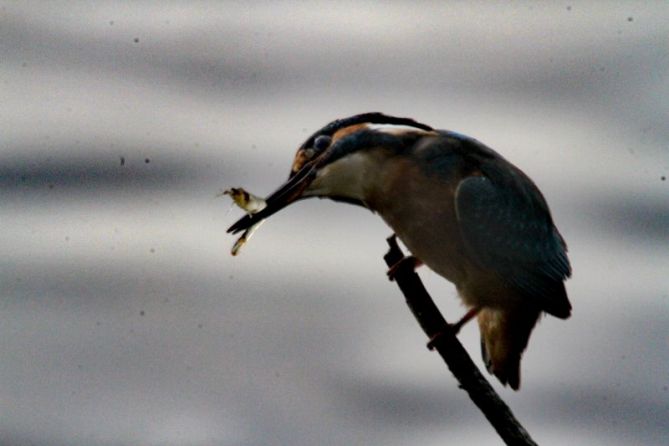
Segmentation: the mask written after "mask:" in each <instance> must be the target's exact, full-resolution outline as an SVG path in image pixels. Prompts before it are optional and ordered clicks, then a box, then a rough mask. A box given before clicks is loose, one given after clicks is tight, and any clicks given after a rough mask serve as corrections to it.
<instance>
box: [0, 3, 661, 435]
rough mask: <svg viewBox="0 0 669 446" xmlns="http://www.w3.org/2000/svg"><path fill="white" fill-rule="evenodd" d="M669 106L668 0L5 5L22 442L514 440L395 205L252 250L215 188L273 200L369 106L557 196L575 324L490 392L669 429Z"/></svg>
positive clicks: (7, 428)
mask: <svg viewBox="0 0 669 446" xmlns="http://www.w3.org/2000/svg"><path fill="white" fill-rule="evenodd" d="M668 94H669V3H667V2H665V1H658V2H647V1H644V2H632V1H629V2H628V1H624V2H572V1H567V2H495V3H490V2H425V3H413V2H380V3H374V2H337V3H328V2H321V3H313V2H309V3H306V2H305V3H302V2H300V3H297V2H295V3H293V2H281V3H279V2H254V3H247V2H197V3H195V2H194V3H190V2H9V1H2V2H0V104H1V107H0V222H1V223H0V224H1V226H0V227H1V228H2V230H1V231H0V250H1V251H0V252H2V256H1V258H0V265H1V266H0V407H1V409H0V413H1V415H0V444H2V445H28V444H30V445H40V446H41V445H74V446H77V445H82V446H83V445H137V444H142V445H213V444H216V445H287V444H290V445H315V444H327V445H374V444H383V445H416V444H420V445H425V446H429V445H442V444H477V445H483V444H486V445H488V444H489V445H494V444H499V439H498V437H497V436H496V434H495V433H494V431H493V430H492V428H490V427H489V425H488V423H487V422H486V421H485V419H484V418H483V416H482V415H481V414H480V413H479V412H478V411H477V409H476V408H475V407H474V406H473V404H472V403H471V402H470V401H469V400H468V398H467V396H466V395H465V394H464V392H462V391H461V390H459V389H458V387H457V384H456V382H455V381H454V379H453V378H452V377H451V375H450V374H449V372H448V371H447V369H446V367H445V366H444V365H443V363H442V362H441V360H440V359H439V358H438V356H437V355H436V354H434V353H431V352H428V350H427V349H426V348H425V341H426V340H425V339H424V336H423V334H422V332H421V331H420V329H419V328H418V326H417V324H416V323H415V321H414V320H413V319H412V316H411V315H410V313H409V312H408V310H407V308H406V306H405V304H404V302H403V298H402V296H401V295H400V293H399V291H398V290H397V288H396V286H395V285H394V284H392V283H389V282H388V281H387V279H386V277H385V265H384V263H383V260H382V255H383V254H384V253H385V251H386V244H385V241H384V239H385V237H386V236H387V235H389V233H390V231H389V230H388V229H387V228H386V227H385V226H384V224H383V223H382V222H381V220H380V219H379V218H378V217H376V216H374V215H372V214H371V213H369V212H367V211H365V210H362V209H360V208H356V207H352V206H346V205H342V204H336V203H332V202H329V201H326V200H312V201H306V202H301V203H299V204H296V205H295V206H293V207H291V208H289V209H287V210H285V211H284V212H282V213H280V214H278V215H276V216H275V217H273V218H272V220H271V221H270V222H269V223H267V224H266V225H265V226H263V227H262V228H261V230H260V231H259V232H258V233H257V235H256V236H255V238H254V239H253V240H252V242H251V243H250V244H249V245H248V246H246V247H245V248H244V249H243V251H242V253H241V254H240V255H239V256H238V257H237V258H233V257H231V256H230V254H229V249H230V247H231V245H232V243H233V241H234V239H233V238H232V237H230V236H229V235H227V234H226V233H225V229H226V228H227V227H228V226H229V225H230V224H231V223H232V222H233V221H234V220H235V219H236V218H238V217H239V216H240V215H241V212H240V211H239V210H237V209H235V210H232V211H230V208H231V206H230V202H229V200H228V199H227V198H225V199H224V198H218V197H216V195H217V193H218V192H220V191H221V190H222V189H224V188H226V187H230V186H244V187H246V188H248V189H249V190H251V191H253V192H255V193H258V194H263V195H264V194H266V193H268V192H270V191H272V190H273V189H274V187H276V186H277V185H278V184H279V183H280V182H282V181H283V180H284V178H285V177H286V176H287V174H288V170H289V166H290V164H291V161H292V156H293V154H294V151H295V149H296V148H297V147H298V145H299V144H300V143H301V142H302V141H303V140H304V139H305V138H306V137H307V136H308V135H309V134H310V133H311V132H313V131H314V130H316V129H318V128H320V127H321V126H323V125H324V124H326V123H327V122H329V121H330V120H332V119H335V118H339V117H344V116H348V115H352V114H356V113H360V112H366V111H383V112H386V113H389V114H395V115H399V116H409V117H413V118H415V119H417V120H419V121H423V122H425V123H428V124H430V125H432V126H435V127H439V128H448V129H452V130H457V131H459V132H462V133H465V134H469V135H471V136H474V137H476V138H478V139H479V140H481V141H483V142H485V143H486V144H488V145H490V146H491V147H493V148H495V149H496V150H498V151H499V152H501V153H502V154H504V155H505V156H506V157H507V158H509V159H511V160H512V161H513V162H514V163H516V164H517V165H518V166H520V167H521V168H522V169H524V170H525V171H526V172H527V173H528V174H529V175H530V176H531V177H532V178H533V179H534V180H535V181H536V182H537V184H538V185H539V186H540V187H541V189H542V191H543V192H544V194H545V196H546V197H547V199H548V201H549V203H550V205H551V207H552V211H553V215H554V218H555V220H556V222H557V224H558V226H559V228H560V230H561V231H562V233H563V235H564V236H565V238H566V239H567V241H568V243H569V248H570V256H571V259H572V263H573V267H574V277H573V279H572V280H570V281H569V282H568V291H569V294H570V297H571V300H572V303H573V305H574V313H573V316H572V318H571V319H569V320H568V321H566V322H564V321H558V320H556V319H553V318H546V319H544V320H543V321H542V322H541V324H540V325H539V327H538V328H537V329H536V330H535V332H534V335H533V337H532V339H531V343H530V346H529V349H528V350H527V352H526V354H525V357H524V361H523V387H522V389H521V391H520V392H518V393H514V392H512V391H510V390H508V389H504V388H501V387H500V386H499V385H498V383H497V382H496V381H495V382H494V383H493V385H494V386H496V387H497V388H498V389H499V391H500V392H501V395H502V397H503V398H504V399H505V400H506V401H507V402H508V403H509V404H510V406H511V408H512V409H513V410H514V412H515V413H516V415H517V416H518V418H519V419H520V420H521V422H522V423H523V424H524V425H525V427H526V428H527V429H528V430H529V431H530V433H531V434H532V435H533V436H534V438H535V439H536V440H537V441H538V442H539V443H540V444H543V445H565V444H570V445H606V446H613V445H633V444H634V445H636V444H638V445H641V444H643V445H660V444H667V442H668V441H669V440H668V438H669V421H668V420H669V389H668V386H669V279H668V273H669V249H668V242H669V180H667V179H666V177H668V176H669V125H668V123H669V95H668ZM421 276H422V277H423V278H424V280H425V281H426V284H427V286H428V287H429V289H430V291H431V292H432V294H433V295H434V296H435V298H436V300H437V302H438V304H439V305H440V306H441V307H442V309H443V311H444V313H445V314H446V316H447V318H449V319H456V318H457V317H459V316H460V315H461V314H462V311H463V310H462V308H461V307H460V305H459V303H458V300H457V299H456V298H455V291H454V289H453V287H452V286H451V285H450V284H449V283H447V282H446V281H444V280H443V279H441V278H439V277H438V276H436V275H435V274H434V273H431V272H430V271H429V270H427V269H425V268H423V269H421ZM460 337H461V339H462V341H463V343H464V344H465V346H466V347H467V348H468V350H469V351H470V353H471V355H472V356H473V358H474V359H475V361H476V362H477V364H479V366H481V360H480V357H479V348H478V329H477V327H476V326H475V324H470V325H469V326H467V327H465V329H464V330H463V332H462V334H461V336H460Z"/></svg>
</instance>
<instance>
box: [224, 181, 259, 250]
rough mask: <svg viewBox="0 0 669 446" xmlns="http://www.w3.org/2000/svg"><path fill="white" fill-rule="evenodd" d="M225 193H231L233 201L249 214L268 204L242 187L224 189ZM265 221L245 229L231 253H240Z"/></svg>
mask: <svg viewBox="0 0 669 446" xmlns="http://www.w3.org/2000/svg"><path fill="white" fill-rule="evenodd" d="M223 195H230V198H232V201H234V203H235V204H236V205H237V206H239V207H240V208H242V209H243V210H244V211H246V212H247V213H248V214H255V213H256V212H260V211H261V210H263V209H264V208H265V206H267V203H266V202H265V200H263V199H262V198H260V197H258V196H256V195H253V194H251V193H249V192H247V191H246V190H244V189H243V188H241V187H232V188H230V189H227V190H225V191H223ZM264 222H265V220H260V221H259V222H258V223H256V224H254V225H253V226H250V227H249V228H248V229H247V230H245V231H244V233H243V234H242V236H241V237H239V238H238V239H237V241H236V242H235V244H234V245H232V249H231V250H230V254H232V255H233V256H236V255H237V254H238V253H239V250H240V249H241V248H242V246H244V244H245V243H246V242H248V241H249V239H250V238H251V236H252V235H253V233H254V232H255V231H256V230H257V229H258V228H259V227H260V225H262V224H263V223H264Z"/></svg>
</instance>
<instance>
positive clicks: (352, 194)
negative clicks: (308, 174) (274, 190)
mask: <svg viewBox="0 0 669 446" xmlns="http://www.w3.org/2000/svg"><path fill="white" fill-rule="evenodd" d="M372 158H373V156H372V155H371V154H370V152H367V151H363V152H355V153H351V154H349V155H346V156H344V157H343V158H340V159H338V160H337V161H335V162H333V163H331V164H328V165H327V166H323V167H322V168H321V169H320V170H319V171H318V173H317V174H316V178H315V179H314V181H313V182H312V183H311V184H310V185H309V187H308V188H307V190H306V191H305V195H308V196H318V197H345V198H351V199H355V200H360V201H363V202H364V201H365V197H366V195H367V194H366V191H368V190H369V187H370V186H372V184H373V181H374V175H373V174H372V173H373V172H374V160H373V159H372Z"/></svg>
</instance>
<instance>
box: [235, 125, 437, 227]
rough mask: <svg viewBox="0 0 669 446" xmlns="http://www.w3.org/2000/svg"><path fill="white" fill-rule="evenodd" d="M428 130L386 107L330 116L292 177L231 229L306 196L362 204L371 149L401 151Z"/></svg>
mask: <svg viewBox="0 0 669 446" xmlns="http://www.w3.org/2000/svg"><path fill="white" fill-rule="evenodd" d="M426 134H434V130H433V129H432V128H431V127H430V126H427V125H425V124H421V123H419V122H416V121H414V120H413V119H409V118H397V117H393V116H387V115H384V114H382V113H365V114H361V115H355V116H351V117H349V118H344V119H338V120H336V121H332V122H331V123H329V124H328V125H326V126H325V127H323V128H322V129H320V130H318V131H317V132H316V133H314V134H313V135H311V136H310V137H309V138H308V139H307V140H306V141H305V142H304V143H303V144H302V145H301V146H300V148H299V149H297V153H296V154H295V158H294V160H293V164H292V167H291V170H290V175H289V177H288V180H287V181H286V182H285V183H283V185H281V186H280V187H279V188H278V189H277V190H276V191H275V192H274V193H272V194H271V195H269V196H268V197H267V199H266V202H267V206H266V207H265V208H264V209H263V210H262V211H260V212H258V213H256V214H251V215H246V216H244V217H242V218H241V219H240V220H238V221H237V222H236V223H235V224H233V225H232V226H231V227H230V228H229V229H228V232H231V233H237V232H240V231H243V230H245V229H247V228H249V227H250V226H252V225H254V224H255V223H257V222H258V221H260V220H262V219H265V218H267V217H269V216H270V215H272V214H274V213H276V212H278V211H280V210H281V209H283V208H285V207H286V206H288V205H289V204H291V203H293V202H295V201H297V200H300V199H303V198H309V197H321V198H330V199H333V200H337V201H344V202H348V203H353V204H359V205H363V206H364V205H365V203H364V197H363V196H362V190H361V184H360V183H361V181H362V180H364V177H365V175H366V174H367V172H366V170H368V169H370V167H373V166H370V162H374V160H373V159H372V158H373V157H372V156H371V154H372V153H378V152H379V151H381V152H383V153H386V154H392V153H401V152H402V150H404V149H405V148H406V146H407V142H408V140H411V141H414V140H415V138H416V137H418V136H423V135H426ZM374 149H380V150H376V151H375V150H374Z"/></svg>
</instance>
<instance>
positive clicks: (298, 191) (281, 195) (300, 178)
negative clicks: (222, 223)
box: [228, 163, 317, 234]
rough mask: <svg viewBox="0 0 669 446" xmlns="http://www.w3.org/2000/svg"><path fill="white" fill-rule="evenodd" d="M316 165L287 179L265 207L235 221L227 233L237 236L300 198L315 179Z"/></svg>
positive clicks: (304, 167) (310, 165) (308, 166)
mask: <svg viewBox="0 0 669 446" xmlns="http://www.w3.org/2000/svg"><path fill="white" fill-rule="evenodd" d="M316 170H317V168H316V165H315V164H314V163H308V164H306V165H305V166H303V167H302V169H300V171H298V172H297V173H296V174H295V175H293V176H292V177H291V178H289V179H288V181H286V182H285V183H284V184H283V185H282V186H281V187H279V188H278V189H277V190H276V191H275V192H274V193H272V194H271V195H270V196H269V197H267V199H266V200H265V202H266V204H267V205H266V206H265V208H264V209H262V210H261V211H259V212H257V213H255V214H248V215H245V216H244V217H242V218H240V219H239V220H237V222H236V223H235V224H233V225H232V226H230V227H229V228H228V232H229V233H232V234H237V233H238V232H241V231H244V230H246V229H247V228H249V227H251V226H253V225H254V224H256V223H258V222H259V221H260V220H264V219H266V218H267V217H269V216H270V215H272V214H274V213H276V212H279V211H280V210H281V209H283V208H285V207H286V206H288V205H289V204H291V203H293V202H295V201H297V200H299V199H300V198H302V193H303V192H304V190H305V189H306V188H307V187H309V185H310V184H311V182H312V181H313V180H314V178H315V177H316Z"/></svg>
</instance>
